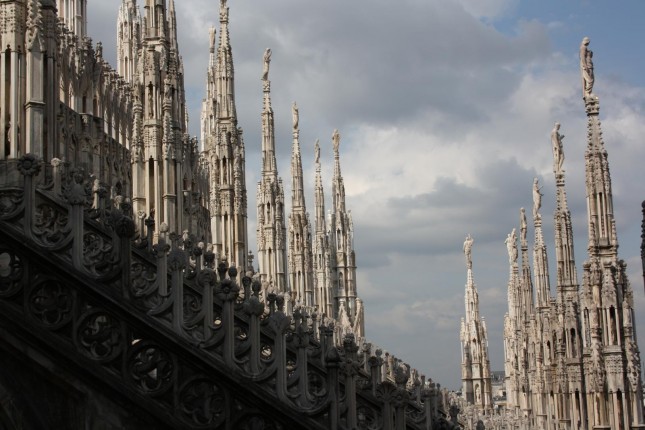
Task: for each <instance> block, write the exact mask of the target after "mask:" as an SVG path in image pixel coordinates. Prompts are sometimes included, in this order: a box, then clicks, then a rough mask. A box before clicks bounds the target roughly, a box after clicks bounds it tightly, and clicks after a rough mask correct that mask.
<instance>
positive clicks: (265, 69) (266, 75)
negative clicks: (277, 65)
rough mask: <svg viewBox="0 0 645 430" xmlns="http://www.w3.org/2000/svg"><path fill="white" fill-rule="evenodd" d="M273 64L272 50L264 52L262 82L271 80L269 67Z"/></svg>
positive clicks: (268, 49)
mask: <svg viewBox="0 0 645 430" xmlns="http://www.w3.org/2000/svg"><path fill="white" fill-rule="evenodd" d="M270 64H271V48H267V49H266V50H265V51H264V67H263V69H262V80H263V81H268V80H269V65H270Z"/></svg>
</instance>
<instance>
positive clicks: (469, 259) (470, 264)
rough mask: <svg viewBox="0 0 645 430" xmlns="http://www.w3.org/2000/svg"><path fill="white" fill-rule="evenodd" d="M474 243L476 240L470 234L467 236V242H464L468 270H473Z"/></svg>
mask: <svg viewBox="0 0 645 430" xmlns="http://www.w3.org/2000/svg"><path fill="white" fill-rule="evenodd" d="M474 241H475V240H474V239H473V238H472V237H471V236H470V234H468V236H466V240H465V241H464V254H466V267H467V268H468V269H472V268H473V259H472V255H473V254H472V250H473V242H474Z"/></svg>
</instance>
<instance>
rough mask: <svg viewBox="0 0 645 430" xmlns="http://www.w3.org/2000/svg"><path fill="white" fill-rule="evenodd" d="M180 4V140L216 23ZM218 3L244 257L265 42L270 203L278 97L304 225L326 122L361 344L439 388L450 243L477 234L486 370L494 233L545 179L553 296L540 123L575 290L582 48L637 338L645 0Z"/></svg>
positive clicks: (501, 273)
mask: <svg viewBox="0 0 645 430" xmlns="http://www.w3.org/2000/svg"><path fill="white" fill-rule="evenodd" d="M89 3H90V4H89V5H88V13H89V17H88V24H89V25H88V33H89V36H90V37H92V38H93V39H94V41H98V40H100V41H102V42H103V45H104V56H105V57H106V58H107V59H108V61H110V62H111V63H112V64H113V65H114V66H116V54H115V44H116V34H115V29H116V18H117V11H118V6H119V4H120V0H106V1H100V2H96V1H90V2H89ZM139 3H140V6H141V7H142V3H144V2H143V1H141V0H139ZM175 5H176V9H177V14H178V26H179V46H180V53H181V55H182V56H183V60H184V69H185V77H186V90H187V103H188V106H189V116H190V133H191V134H192V135H195V136H199V135H200V131H199V115H200V109H201V100H202V98H203V97H204V94H205V84H206V67H207V63H208V28H209V27H210V26H211V25H214V24H217V25H218V21H219V14H218V7H219V2H217V1H214V0H175ZM229 6H230V25H229V28H230V37H231V44H232V47H233V58H234V61H235V85H236V101H237V112H238V117H239V125H240V126H241V127H242V128H243V129H244V140H245V145H246V156H247V159H246V178H247V186H248V194H249V207H248V212H249V238H250V240H249V242H250V243H249V244H250V248H251V249H252V250H253V251H254V253H256V252H255V250H256V246H255V228H256V221H255V220H256V216H255V212H256V209H255V185H254V184H255V183H257V181H258V179H259V174H260V153H261V150H260V148H261V140H260V132H261V118H260V114H261V110H262V85H261V82H260V76H261V74H262V56H263V53H264V50H265V49H266V48H271V49H272V52H273V55H272V62H271V72H270V75H269V78H270V80H271V81H272V85H271V89H272V102H273V103H272V104H273V109H274V112H275V126H276V146H277V155H278V170H279V172H280V175H281V176H282V178H283V179H284V182H285V184H286V189H285V195H286V196H290V195H291V190H290V189H289V188H288V187H289V185H288V184H290V183H291V181H290V180H289V179H290V151H291V104H292V102H293V101H297V103H298V107H299V111H300V143H301V146H302V153H303V166H304V169H305V172H304V174H305V178H306V183H305V187H306V188H307V189H308V190H309V191H308V193H307V195H306V198H307V204H308V209H309V212H310V213H311V214H313V209H314V207H313V178H314V166H313V145H314V142H315V140H316V139H320V141H321V146H322V150H321V152H322V155H321V162H322V164H323V179H324V180H326V181H327V183H328V187H327V189H326V193H327V202H326V204H327V207H330V204H331V200H330V197H329V196H330V194H329V193H330V192H331V174H332V163H333V153H332V145H331V136H332V133H333V130H334V129H338V130H339V131H340V134H341V136H342V140H341V147H340V152H341V165H342V173H343V176H344V179H345V188H346V194H347V207H348V208H349V209H351V211H352V216H353V220H354V227H355V234H354V239H355V248H356V259H357V265H358V269H357V288H358V294H359V296H360V297H361V298H362V299H363V300H364V304H365V319H366V336H367V338H368V341H370V342H372V343H373V344H375V345H378V346H380V347H382V348H384V349H386V350H388V351H390V352H391V353H393V354H394V355H395V356H397V357H398V358H400V359H402V360H403V361H405V362H407V363H409V364H411V365H412V366H413V367H415V368H417V369H418V370H419V372H420V373H422V374H424V375H426V376H428V377H429V378H432V379H433V380H434V381H436V382H439V383H440V384H442V386H444V387H447V388H450V389H458V388H459V387H460V384H461V382H460V378H461V376H460V375H461V369H460V341H459V329H460V320H461V318H462V317H463V316H464V313H465V309H464V291H465V283H466V263H465V258H464V255H463V251H462V246H463V242H464V238H465V237H466V235H467V234H471V235H472V236H473V238H474V240H475V242H474V246H473V251H472V259H473V273H474V279H475V282H476V284H477V288H478V291H479V298H480V313H481V315H483V316H484V317H485V319H486V324H487V327H488V337H489V355H490V359H491V370H503V366H504V363H503V343H502V341H503V340H502V330H503V317H504V314H505V313H506V312H507V310H508V306H507V302H506V297H507V283H508V272H509V268H508V256H507V252H506V246H505V244H504V240H505V238H506V236H507V234H508V233H509V232H510V231H511V230H512V229H513V228H515V227H518V226H519V209H520V207H526V208H527V212H529V213H530V208H531V207H532V204H533V203H532V195H531V189H532V183H533V178H535V177H536V178H538V179H539V181H540V184H541V186H543V188H542V192H543V193H544V197H543V199H542V210H541V213H542V218H543V224H544V234H545V238H546V240H547V246H548V256H549V262H550V271H551V277H552V283H551V291H552V294H554V292H555V284H554V282H553V275H554V273H555V266H554V264H555V263H554V257H555V251H554V248H553V210H554V208H555V183H554V176H553V167H552V166H553V160H552V154H551V142H550V132H551V130H552V128H553V124H554V122H555V121H558V122H560V123H561V124H562V127H561V129H560V132H561V133H562V134H564V135H565V139H564V142H563V143H564V153H565V162H564V169H565V171H566V175H567V176H566V180H567V197H568V203H569V208H570V210H571V213H572V217H573V226H574V233H575V236H576V242H575V246H576V248H575V251H576V253H575V256H576V262H577V265H578V269H579V273H578V279H579V280H581V279H582V275H581V272H580V268H581V266H582V263H583V262H584V260H585V259H586V256H587V255H586V241H587V237H586V228H587V225H586V222H587V220H586V201H585V187H584V150H585V147H586V116H585V110H584V105H583V101H582V87H581V77H580V72H579V60H578V49H579V46H580V42H581V40H582V38H583V37H584V36H588V37H589V38H590V39H591V44H590V45H589V47H590V49H591V50H593V51H594V66H595V85H594V93H595V94H596V95H598V97H599V98H600V108H601V111H600V119H601V121H602V129H603V132H604V135H603V136H604V142H605V147H606V149H607V151H608V153H609V164H610V169H611V173H612V186H613V196H614V213H615V217H616V223H617V232H618V239H619V243H620V249H619V256H620V258H622V259H624V260H626V261H627V264H628V273H629V276H630V281H631V284H632V287H633V289H634V291H635V294H634V296H635V311H636V317H635V320H636V323H637V333H645V294H644V288H643V275H642V266H641V261H640V258H639V253H640V252H639V251H640V224H641V219H642V214H641V201H642V200H643V199H645V190H643V187H642V184H644V183H645V169H643V168H642V164H643V161H644V160H645V145H643V139H644V137H645V116H644V113H645V73H643V71H644V70H645V55H644V54H645V52H643V43H642V41H643V40H644V39H645V37H644V36H645V29H644V28H643V26H642V25H639V23H640V21H641V20H639V19H635V18H634V17H643V16H645V2H643V1H641V0H623V1H621V2H620V7H618V6H617V3H616V2H613V1H609V0H594V1H591V0H569V1H567V2H562V1H555V0H544V1H539V2H536V1H519V0H453V1H450V0H397V1H392V0H390V1H385V0H351V1H348V0H325V1H312V0H309V1H305V0H271V1H267V0H230V1H229ZM287 210H288V208H287ZM531 224H532V223H531V220H529V239H530V238H532V235H533V228H532V225H531ZM529 248H530V250H531V249H532V241H531V242H530V243H529ZM529 258H530V259H531V261H532V252H531V251H530V255H529ZM641 342H645V340H641Z"/></svg>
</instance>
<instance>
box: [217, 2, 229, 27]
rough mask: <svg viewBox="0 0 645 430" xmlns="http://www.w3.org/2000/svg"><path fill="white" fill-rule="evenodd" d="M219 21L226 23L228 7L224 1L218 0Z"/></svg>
mask: <svg viewBox="0 0 645 430" xmlns="http://www.w3.org/2000/svg"><path fill="white" fill-rule="evenodd" d="M219 20H220V22H228V5H227V4H226V0H220V2H219Z"/></svg>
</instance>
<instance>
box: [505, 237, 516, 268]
mask: <svg viewBox="0 0 645 430" xmlns="http://www.w3.org/2000/svg"><path fill="white" fill-rule="evenodd" d="M516 242H517V236H516V235H515V229H513V231H512V232H511V233H509V234H508V236H506V240H505V241H504V243H505V244H506V251H508V264H511V265H512V264H514V263H515V262H516V261H517V244H516Z"/></svg>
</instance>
